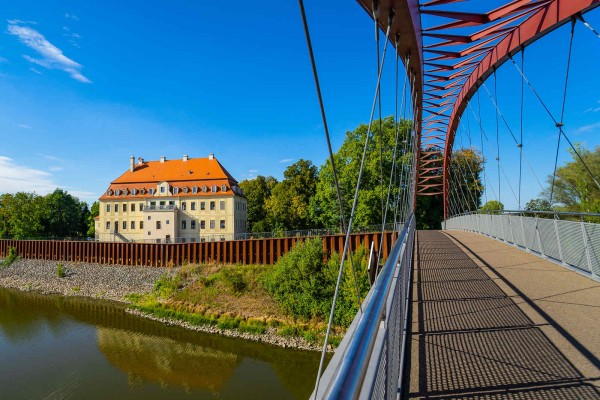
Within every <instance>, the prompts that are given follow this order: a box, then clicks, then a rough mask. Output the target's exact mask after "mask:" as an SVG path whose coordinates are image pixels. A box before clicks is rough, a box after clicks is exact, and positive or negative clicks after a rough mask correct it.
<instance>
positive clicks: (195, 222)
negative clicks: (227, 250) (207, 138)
mask: <svg viewBox="0 0 600 400" xmlns="http://www.w3.org/2000/svg"><path fill="white" fill-rule="evenodd" d="M99 202H100V215H99V216H98V219H97V220H96V237H97V238H98V239H99V240H100V241H122V242H131V241H135V242H150V243H165V242H166V243H179V242H184V243H185V242H188V243H189V242H203V241H215V240H234V239H236V237H237V236H238V235H240V234H242V233H245V232H246V226H247V220H246V198H245V197H244V192H243V190H242V189H241V188H240V187H239V185H238V182H237V181H236V180H235V179H234V178H233V177H232V176H231V174H230V173H229V172H228V171H227V170H226V169H225V167H223V165H221V163H220V162H219V161H218V160H217V158H216V157H215V156H214V154H209V156H208V158H190V157H188V156H187V155H186V156H183V157H182V158H181V159H178V160H167V159H166V157H161V158H160V160H158V161H144V159H142V158H138V161H137V163H136V161H135V157H131V158H130V162H129V169H128V170H127V171H125V172H124V173H123V174H122V175H121V176H119V177H118V178H117V179H115V180H114V181H112V182H111V183H110V186H109V187H108V189H107V190H106V192H104V194H103V195H102V196H101V197H100V199H99Z"/></svg>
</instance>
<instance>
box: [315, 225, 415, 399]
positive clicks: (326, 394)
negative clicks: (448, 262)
mask: <svg viewBox="0 0 600 400" xmlns="http://www.w3.org/2000/svg"><path fill="white" fill-rule="evenodd" d="M414 237H415V218H414V216H411V217H410V218H409V220H408V222H407V223H406V225H405V226H404V228H403V230H402V232H401V233H400V235H399V237H398V240H397V241H396V244H395V245H394V247H393V249H392V251H391V253H390V256H389V257H388V258H387V261H386V263H385V265H384V266H383V268H382V270H381V272H380V274H379V276H378V278H377V280H376V281H375V284H374V285H373V287H372V288H371V290H370V291H369V293H368V295H367V297H366V299H365V301H364V302H363V306H362V308H363V312H362V313H361V312H360V311H359V313H358V314H357V315H356V317H354V321H352V324H351V325H350V327H349V328H348V331H347V332H346V335H345V336H344V339H343V340H342V342H341V343H340V346H339V347H338V349H337V350H336V352H335V354H334V356H333V358H332V359H331V361H330V362H329V365H328V366H327V369H326V370H325V372H324V373H323V376H322V377H321V381H320V385H319V390H318V392H317V398H318V399H346V398H361V399H363V398H368V399H396V398H397V396H398V393H399V391H400V390H401V388H400V386H401V383H402V373H403V366H404V358H405V348H406V336H407V329H408V326H407V323H408V319H407V318H408V313H409V312H408V311H409V306H410V304H409V302H408V300H409V295H410V289H411V279H412V276H411V274H412V265H413V244H414ZM311 399H315V394H314V393H313V394H312V396H311Z"/></svg>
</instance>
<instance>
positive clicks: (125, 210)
mask: <svg viewBox="0 0 600 400" xmlns="http://www.w3.org/2000/svg"><path fill="white" fill-rule="evenodd" d="M123 212H127V203H125V204H123Z"/></svg>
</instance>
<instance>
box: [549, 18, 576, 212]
mask: <svg viewBox="0 0 600 400" xmlns="http://www.w3.org/2000/svg"><path fill="white" fill-rule="evenodd" d="M576 21H577V20H576V19H575V18H571V38H570V40H569V54H568V56H567V72H566V74H565V90H564V93H563V102H562V109H561V112H560V121H559V122H558V123H557V124H556V127H557V128H558V143H557V144H556V156H555V157H554V172H553V173H552V186H551V188H550V206H552V201H553V199H554V183H555V181H556V168H557V167H558V152H559V150H560V138H561V136H562V135H561V131H562V127H563V125H564V118H565V104H566V102H567V87H568V85H569V70H570V68H571V53H572V51H573V37H574V36H575V22H576Z"/></svg>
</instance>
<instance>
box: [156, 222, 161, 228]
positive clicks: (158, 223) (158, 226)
mask: <svg viewBox="0 0 600 400" xmlns="http://www.w3.org/2000/svg"><path fill="white" fill-rule="evenodd" d="M156 229H160V221H156Z"/></svg>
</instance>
